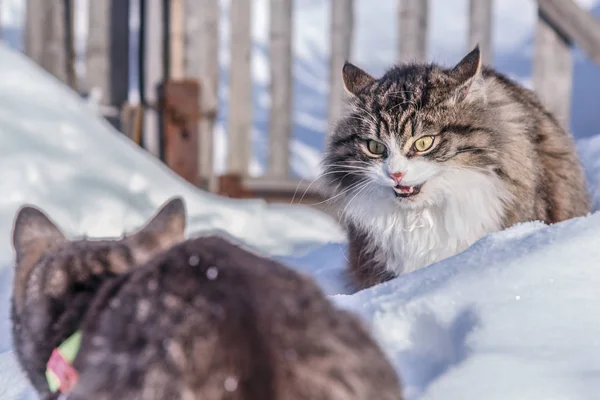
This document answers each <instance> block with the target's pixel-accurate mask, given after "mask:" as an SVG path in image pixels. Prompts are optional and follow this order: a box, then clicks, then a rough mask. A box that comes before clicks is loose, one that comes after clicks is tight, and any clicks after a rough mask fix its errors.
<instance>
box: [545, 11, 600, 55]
mask: <svg viewBox="0 0 600 400" xmlns="http://www.w3.org/2000/svg"><path fill="white" fill-rule="evenodd" d="M538 7H539V10H540V13H541V14H542V15H544V18H545V19H546V20H547V21H549V23H550V24H551V25H552V26H554V27H555V29H557V30H559V31H560V32H561V34H562V35H563V36H565V37H567V38H569V40H570V41H571V42H573V43H575V44H577V46H579V47H580V48H581V49H582V50H583V51H584V52H585V53H586V54H587V56H588V57H589V58H590V59H592V60H593V61H594V62H595V63H596V65H599V66H600V22H599V21H598V20H597V19H596V18H595V17H594V15H593V14H591V13H590V12H588V11H587V10H585V9H583V8H582V7H581V6H579V5H578V4H577V3H575V2H574V1H573V0H538Z"/></svg>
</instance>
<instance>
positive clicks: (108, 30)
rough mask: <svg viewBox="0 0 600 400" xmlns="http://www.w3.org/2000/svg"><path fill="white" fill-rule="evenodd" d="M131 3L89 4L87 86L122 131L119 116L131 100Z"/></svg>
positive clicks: (96, 1) (103, 0)
mask: <svg viewBox="0 0 600 400" xmlns="http://www.w3.org/2000/svg"><path fill="white" fill-rule="evenodd" d="M129 3H130V1H129V0H93V1H88V19H89V25H88V36H87V50H86V83H87V87H88V90H90V91H96V92H97V93H99V95H100V99H99V100H100V103H101V104H102V105H104V106H107V107H108V108H109V109H110V110H112V111H113V112H114V115H113V116H109V117H108V118H107V119H108V121H109V122H110V123H111V124H112V125H113V126H114V127H115V128H117V129H121V127H120V121H119V118H118V112H119V110H120V109H121V108H122V107H123V105H124V104H125V102H126V101H127V98H128V96H129V5H130V4H129Z"/></svg>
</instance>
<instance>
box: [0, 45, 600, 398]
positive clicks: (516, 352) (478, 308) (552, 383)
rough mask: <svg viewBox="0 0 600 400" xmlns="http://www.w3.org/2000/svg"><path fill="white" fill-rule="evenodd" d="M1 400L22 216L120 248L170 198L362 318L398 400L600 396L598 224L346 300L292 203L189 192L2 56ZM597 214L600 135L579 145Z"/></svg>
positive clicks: (312, 215)
mask: <svg viewBox="0 0 600 400" xmlns="http://www.w3.org/2000/svg"><path fill="white" fill-rule="evenodd" d="M0 60H2V61H1V62H0V76H1V77H2V79H0V152H1V154H0V171H1V178H0V193H2V194H3V195H2V196H1V197H0V250H1V252H0V400H4V399H9V400H10V399H20V398H24V397H25V396H27V397H29V396H32V392H31V389H30V388H29V385H28V384H27V382H26V381H25V379H24V377H23V375H22V373H21V372H20V370H19V368H18V366H17V363H16V361H15V358H14V356H13V354H12V350H11V349H12V344H11V343H12V341H11V337H10V322H9V311H8V310H9V298H10V290H11V284H12V273H13V267H12V257H13V254H12V249H11V246H10V231H11V228H12V221H13V218H14V215H15V212H16V210H17V209H18V207H19V206H20V205H21V204H23V203H30V204H35V205H38V206H40V207H42V208H43V209H44V210H45V211H46V212H48V214H49V215H50V216H51V217H52V218H53V219H55V220H56V221H57V222H58V224H59V225H60V226H61V227H62V228H63V229H64V230H65V231H66V232H67V233H68V234H69V235H72V236H76V235H82V234H88V235H89V236H105V237H106V236H118V235H119V234H120V233H121V232H122V231H123V230H132V229H134V228H136V227H137V226H139V225H140V224H141V223H142V222H143V221H144V220H145V219H146V218H147V217H149V216H150V215H151V214H152V213H153V212H155V211H156V209H157V207H159V205H160V204H161V203H162V202H163V201H165V200H166V199H167V198H169V197H171V196H174V195H182V196H183V197H184V198H185V201H186V204H187V208H188V211H189V229H188V233H189V235H193V234H196V233H201V232H207V231H215V230H218V231H222V232H223V233H226V234H228V235H230V236H231V237H233V238H235V239H236V240H240V241H242V242H244V243H246V244H247V245H249V246H251V247H253V248H255V249H258V250H259V251H262V252H263V253H265V254H267V255H272V256H275V257H277V258H278V259H280V260H282V261H284V262H285V263H287V264H288V265H290V266H292V267H294V268H297V269H299V270H302V271H305V272H307V273H309V274H312V275H313V276H314V277H315V278H316V279H317V281H318V282H319V283H320V284H321V286H322V287H323V289H324V290H325V292H326V293H327V294H328V295H330V296H331V298H332V300H333V301H335V302H336V303H337V304H338V305H339V306H341V307H344V308H348V309H350V310H353V311H355V312H357V313H359V314H360V315H361V316H362V317H363V318H364V320H365V322H366V323H367V324H368V326H369V327H370V328H371V329H372V331H373V333H374V335H375V336H376V338H377V339H378V341H379V342H380V344H381V345H382V347H383V348H384V350H385V351H386V353H387V355H388V356H389V358H390V360H391V361H392V362H393V363H394V365H395V366H396V368H397V370H398V372H399V374H400V376H401V378H402V380H403V382H404V387H405V394H406V398H407V399H409V400H415V399H444V400H455V399H456V400H470V399H474V400H475V399H503V400H505V399H519V400H528V399H532V400H533V399H536V400H538V399H556V400H559V399H565V400H567V399H568V400H578V399H582V400H583V399H593V398H596V397H597V393H599V392H600V379H598V377H599V376H600V319H599V318H597V315H598V313H599V312H600V290H599V289H598V288H600V271H598V269H600V216H599V215H598V214H597V213H595V214H592V215H590V216H587V217H584V218H578V219H574V220H571V221H566V222H563V223H560V224H556V225H553V226H544V225H543V224H541V223H536V222H531V223H525V224H520V225H517V226H515V227H512V228H510V229H507V230H505V231H503V232H499V233H495V234H491V235H488V236H486V237H484V238H483V239H482V240H480V241H479V242H477V243H476V244H474V245H473V246H472V247H471V248H469V249H467V250H466V251H464V252H463V253H461V254H458V255H456V256H454V257H451V258H449V259H447V260H445V261H442V262H439V263H437V264H434V265H431V266H429V267H427V268H423V269H421V270H419V271H416V272H413V273H410V274H407V275H404V276H401V277H399V278H397V279H395V280H393V281H391V282H388V283H386V284H383V285H379V286H376V287H374V288H371V289H368V290H364V291H361V292H359V293H355V294H352V293H350V292H349V291H348V290H347V289H346V285H345V281H344V276H343V271H342V270H343V267H344V264H345V262H346V259H345V257H344V252H345V239H344V235H343V233H342V231H341V230H340V229H339V227H337V225H336V223H335V221H333V220H332V219H331V218H329V217H327V216H325V215H323V214H321V213H318V212H316V211H313V210H311V209H309V208H306V207H300V206H286V205H281V206H267V205H266V204H265V203H263V202H262V201H257V200H256V201H251V200H231V199H225V198H221V197H217V196H214V195H211V194H208V193H205V192H202V191H200V190H198V189H196V188H193V187H192V186H190V185H188V184H186V183H185V182H183V181H182V180H181V179H179V178H178V177H176V176H175V175H174V174H172V173H171V172H170V171H169V170H168V169H166V168H165V167H164V166H162V165H161V164H160V163H159V162H157V161H156V160H155V159H153V158H152V157H151V156H149V155H147V154H146V153H145V152H144V151H142V150H140V149H139V148H137V147H136V146H135V145H133V144H132V143H130V142H128V140H127V139H126V138H124V137H122V136H120V134H118V133H117V132H115V131H113V130H112V128H110V127H109V126H108V125H107V124H106V123H104V122H102V121H100V120H99V119H97V118H96V117H95V116H94V115H93V112H92V111H91V110H89V109H87V108H86V106H85V105H84V104H83V103H82V102H81V101H80V100H79V99H78V97H77V96H76V95H75V94H73V93H71V92H69V90H68V89H66V88H64V87H63V86H62V85H60V84H59V83H58V82H56V81H55V80H54V79H53V78H52V77H50V76H48V75H47V74H45V73H43V72H41V71H40V69H39V68H38V67H36V66H35V65H33V64H32V63H31V62H30V61H29V60H27V59H25V58H24V57H23V56H21V55H19V54H17V53H14V52H12V51H9V50H7V49H6V48H4V47H0ZM578 146H579V150H580V154H581V157H582V160H583V162H584V165H585V167H586V172H587V177H588V181H589V186H590V190H591V192H592V193H593V196H594V209H595V210H597V209H598V208H600V136H594V137H591V138H589V139H584V140H580V141H579V142H578Z"/></svg>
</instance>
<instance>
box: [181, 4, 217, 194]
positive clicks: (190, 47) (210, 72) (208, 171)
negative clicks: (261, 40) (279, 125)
mask: <svg viewBox="0 0 600 400" xmlns="http://www.w3.org/2000/svg"><path fill="white" fill-rule="evenodd" d="M219 17H220V8H219V0H187V1H186V4H185V30H186V49H185V73H186V76H188V77H190V78H195V79H197V80H198V81H199V82H200V85H201V91H200V109H201V110H202V112H203V113H205V114H206V113H210V112H211V111H212V112H213V113H215V112H216V110H217V106H218V100H219V98H218V92H219V72H220V68H219V37H220V34H219ZM214 126H215V118H214V116H212V117H211V116H204V117H203V118H201V119H200V122H199V127H198V130H199V133H198V134H199V138H198V159H199V160H198V173H199V176H200V179H201V181H202V182H201V186H202V187H207V188H209V190H214V186H215V184H216V182H215V179H214V173H213V162H214V158H213V153H214V151H213V133H214Z"/></svg>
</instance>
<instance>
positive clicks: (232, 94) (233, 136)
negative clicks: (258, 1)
mask: <svg viewBox="0 0 600 400" xmlns="http://www.w3.org/2000/svg"><path fill="white" fill-rule="evenodd" d="M251 3H252V0H235V1H232V2H231V3H230V7H231V17H230V23H231V62H230V65H231V70H230V78H229V126H228V131H229V132H228V134H229V154H228V160H227V166H228V170H229V171H228V172H229V173H230V174H241V175H246V174H247V173H248V166H249V162H250V161H249V160H250V153H251V151H252V147H251V128H252V75H251V69H250V67H251V44H252V30H251V24H250V20H251V14H252V8H251Z"/></svg>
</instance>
